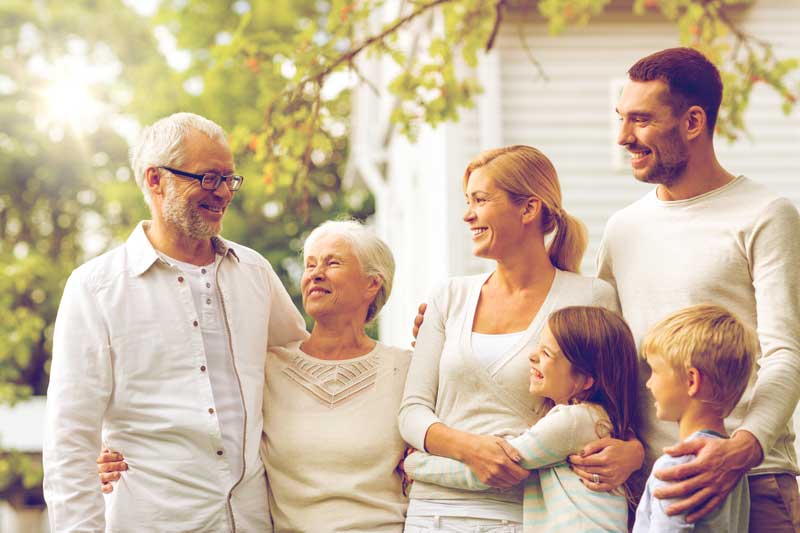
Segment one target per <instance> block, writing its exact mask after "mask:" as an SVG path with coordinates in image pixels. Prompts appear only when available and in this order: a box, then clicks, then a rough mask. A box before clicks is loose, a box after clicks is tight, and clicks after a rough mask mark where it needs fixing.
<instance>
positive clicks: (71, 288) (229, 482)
mask: <svg viewBox="0 0 800 533" xmlns="http://www.w3.org/2000/svg"><path fill="white" fill-rule="evenodd" d="M131 163H132V166H133V170H134V173H135V176H136V181H137V183H138V184H139V186H140V187H141V188H142V191H143V193H144V196H145V199H146V200H147V203H148V205H149V206H150V209H151V212H152V218H153V220H152V221H145V222H142V223H140V224H139V225H138V226H137V227H136V229H135V230H134V231H133V233H132V234H131V236H130V237H129V239H128V241H127V242H126V243H125V244H124V245H122V246H120V247H119V248H116V249H114V250H112V251H110V252H108V253H106V254H103V255H102V256H100V257H97V258H95V259H93V260H91V261H89V262H88V263H86V264H84V265H82V266H81V267H79V268H77V269H76V270H75V271H74V272H73V273H72V275H71V276H70V278H69V280H68V281H67V284H66V287H65V289H64V295H63V298H62V300H61V305H60V307H59V311H58V317H57V319H56V325H55V334H54V342H53V363H52V370H51V377H50V387H49V390H48V398H47V426H46V433H45V443H44V450H43V461H44V470H45V478H44V491H45V497H46V500H47V504H48V509H49V513H50V524H51V527H52V528H53V530H54V531H87V532H88V531H103V530H105V529H106V528H108V530H113V531H119V532H142V531H209V532H211V531H213V532H219V531H231V532H234V531H259V532H261V531H269V530H270V529H271V526H270V519H269V510H268V509H267V485H266V477H265V473H264V466H263V464H262V463H261V460H260V458H259V444H260V441H261V429H262V414H261V413H262V409H261V408H262V405H261V402H262V392H263V387H264V363H265V355H266V350H267V346H268V345H284V344H286V343H289V342H292V341H296V340H301V339H304V338H305V337H306V336H307V334H306V332H305V329H304V323H303V320H302V317H301V316H300V314H299V313H298V311H297V310H296V309H295V307H294V305H293V304H292V301H291V299H290V298H289V295H288V294H287V293H286V291H285V289H284V288H283V286H282V285H281V283H280V281H279V279H278V277H277V275H276V274H275V272H274V271H273V270H272V268H271V266H270V265H269V263H268V262H267V261H266V260H265V259H264V258H263V257H261V256H260V255H259V254H257V253H256V252H254V251H253V250H250V249H248V248H245V247H243V246H241V245H238V244H236V243H233V242H230V241H226V240H224V239H222V238H220V237H219V236H218V234H219V232H220V229H221V225H222V218H223V216H224V214H225V210H226V208H227V207H228V204H229V203H230V201H231V199H232V197H233V195H234V193H235V192H236V191H237V190H238V189H239V187H240V186H241V184H242V181H243V178H242V177H241V176H238V175H236V174H234V165H233V158H232V155H231V151H230V148H229V147H228V143H227V141H226V139H225V134H224V132H223V131H222V129H221V128H220V127H219V126H218V125H216V124H214V123H213V122H211V121H209V120H207V119H205V118H203V117H200V116H197V115H193V114H190V113H178V114H175V115H172V116H169V117H167V118H164V119H162V120H160V121H158V122H156V123H155V124H153V125H152V126H150V127H149V128H146V129H145V131H144V132H143V134H142V137H141V140H140V141H139V143H138V145H137V146H136V147H134V149H133V150H132V151H131ZM101 442H102V443H104V444H105V445H106V446H108V447H111V448H114V449H115V450H117V451H119V452H121V453H123V454H124V455H125V457H126V459H127V461H128V463H129V464H130V465H131V467H132V470H131V471H130V472H129V474H128V475H126V476H124V477H123V479H122V481H121V482H120V483H119V485H118V487H117V490H115V491H114V493H113V495H111V496H109V497H108V498H109V499H108V500H107V501H106V505H104V502H103V496H102V495H101V494H100V491H99V490H98V488H97V478H96V474H95V465H94V462H93V461H92V459H91V458H92V457H94V456H95V455H96V453H97V450H98V449H100V447H101Z"/></svg>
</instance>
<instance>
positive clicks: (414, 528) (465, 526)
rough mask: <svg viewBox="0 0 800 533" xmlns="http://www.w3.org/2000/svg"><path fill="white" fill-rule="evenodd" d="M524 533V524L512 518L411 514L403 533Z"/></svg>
mask: <svg viewBox="0 0 800 533" xmlns="http://www.w3.org/2000/svg"><path fill="white" fill-rule="evenodd" d="M437 531H449V532H451V533H522V524H521V523H519V522H513V521H511V520H491V519H487V518H464V517H460V516H409V517H408V518H406V527H405V529H404V530H403V533H434V532H437Z"/></svg>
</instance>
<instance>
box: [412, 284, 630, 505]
mask: <svg viewBox="0 0 800 533" xmlns="http://www.w3.org/2000/svg"><path fill="white" fill-rule="evenodd" d="M489 276H490V274H481V275H477V276H467V277H458V278H452V279H451V280H449V281H448V282H447V283H446V284H445V285H444V286H443V287H441V288H439V289H438V290H436V291H435V292H434V293H433V295H432V296H431V297H430V298H429V299H428V310H427V312H426V313H425V321H424V322H423V325H422V328H421V330H420V332H419V336H418V338H417V345H416V350H415V351H414V357H413V358H412V362H411V368H410V369H409V374H408V382H407V386H406V390H405V395H404V398H403V404H402V406H401V408H400V416H399V420H400V432H401V434H402V435H403V437H404V438H405V439H406V441H407V442H408V443H409V444H411V445H412V446H413V447H415V448H417V449H419V450H422V449H424V443H425V434H426V432H427V431H428V428H429V427H430V426H431V424H434V423H437V422H442V423H444V424H446V425H448V426H450V427H452V428H455V429H459V430H461V431H468V432H470V433H475V434H481V435H486V434H493V435H509V434H513V435H519V434H520V433H522V432H523V431H525V430H526V429H527V428H529V427H530V426H532V425H533V424H534V423H535V422H536V421H537V420H539V418H541V417H542V416H543V415H544V414H545V406H544V400H543V399H542V398H539V397H535V396H531V394H530V393H529V391H528V388H529V375H530V370H529V364H528V354H529V353H530V352H531V351H532V350H533V349H534V348H535V346H536V345H537V344H538V340H539V334H540V333H541V330H542V327H543V326H544V324H545V322H546V319H547V316H548V315H549V314H550V313H551V312H552V311H555V310H557V309H560V308H562V307H566V306H569V305H602V306H604V307H608V308H610V309H615V307H616V295H615V294H614V291H613V289H612V288H611V287H610V286H609V285H608V284H607V283H605V282H603V281H600V280H597V279H593V278H586V277H583V276H579V275H577V274H572V273H569V272H564V271H560V270H559V271H556V276H555V278H554V280H553V285H552V287H551V288H550V292H549V293H548V295H547V297H546V298H545V301H544V302H543V303H542V306H541V309H540V310H539V312H538V313H537V315H536V316H535V317H534V319H533V320H532V321H531V324H530V325H529V326H528V328H527V329H526V330H525V333H524V335H523V337H522V338H521V339H520V341H519V342H518V343H517V344H516V345H515V346H514V347H513V348H512V349H511V350H510V351H509V352H508V353H507V354H505V355H504V356H503V358H502V360H501V362H500V364H498V365H496V369H495V370H494V371H493V372H488V371H487V370H486V369H484V368H483V367H482V366H481V365H480V363H479V362H478V360H477V358H476V357H475V355H474V353H473V351H472V348H471V343H470V339H471V334H472V324H473V322H474V317H475V308H476V305H477V303H478V297H479V296H480V291H481V287H482V286H483V284H484V283H485V282H486V280H487V279H488V278H489ZM482 496H483V497H485V498H487V499H494V500H500V501H508V502H516V503H518V504H521V502H522V486H521V485H520V486H519V487H518V488H516V489H513V490H510V491H500V490H490V491H486V492H484V493H482ZM474 497H475V494H474V493H471V492H469V491H465V490H460V489H453V488H448V487H442V486H438V485H434V484H431V483H425V482H415V483H414V485H413V486H412V489H411V498H412V499H472V498H474Z"/></svg>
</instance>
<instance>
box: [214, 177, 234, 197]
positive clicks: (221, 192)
mask: <svg viewBox="0 0 800 533" xmlns="http://www.w3.org/2000/svg"><path fill="white" fill-rule="evenodd" d="M214 196H219V197H220V198H224V199H226V200H230V199H231V198H233V191H232V190H231V189H230V187H228V180H224V181H221V182H220V184H219V187H217V190H215V191H214Z"/></svg>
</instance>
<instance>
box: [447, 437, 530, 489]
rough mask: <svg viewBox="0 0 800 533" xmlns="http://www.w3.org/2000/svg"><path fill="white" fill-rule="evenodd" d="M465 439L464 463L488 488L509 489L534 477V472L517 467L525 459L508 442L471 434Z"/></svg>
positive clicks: (497, 438) (462, 460)
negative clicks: (529, 477) (532, 474)
mask: <svg viewBox="0 0 800 533" xmlns="http://www.w3.org/2000/svg"><path fill="white" fill-rule="evenodd" d="M465 440H466V442H465V446H464V448H463V453H462V456H461V459H460V460H461V462H462V463H464V464H466V465H467V466H468V467H469V468H470V470H472V472H473V473H474V474H475V475H476V476H478V479H480V480H481V481H482V482H483V483H485V484H486V485H489V486H490V487H494V488H498V489H507V488H511V487H514V486H516V485H519V484H520V483H521V482H522V481H523V480H525V479H526V478H527V477H528V475H530V471H528V470H526V469H524V468H522V467H521V466H519V465H518V464H517V463H518V462H519V461H521V460H522V458H521V457H520V455H519V451H517V449H516V448H514V447H513V446H511V445H510V444H509V443H508V441H506V439H504V438H501V437H492V436H488V435H469V436H468V437H467V438H466V439H465Z"/></svg>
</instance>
